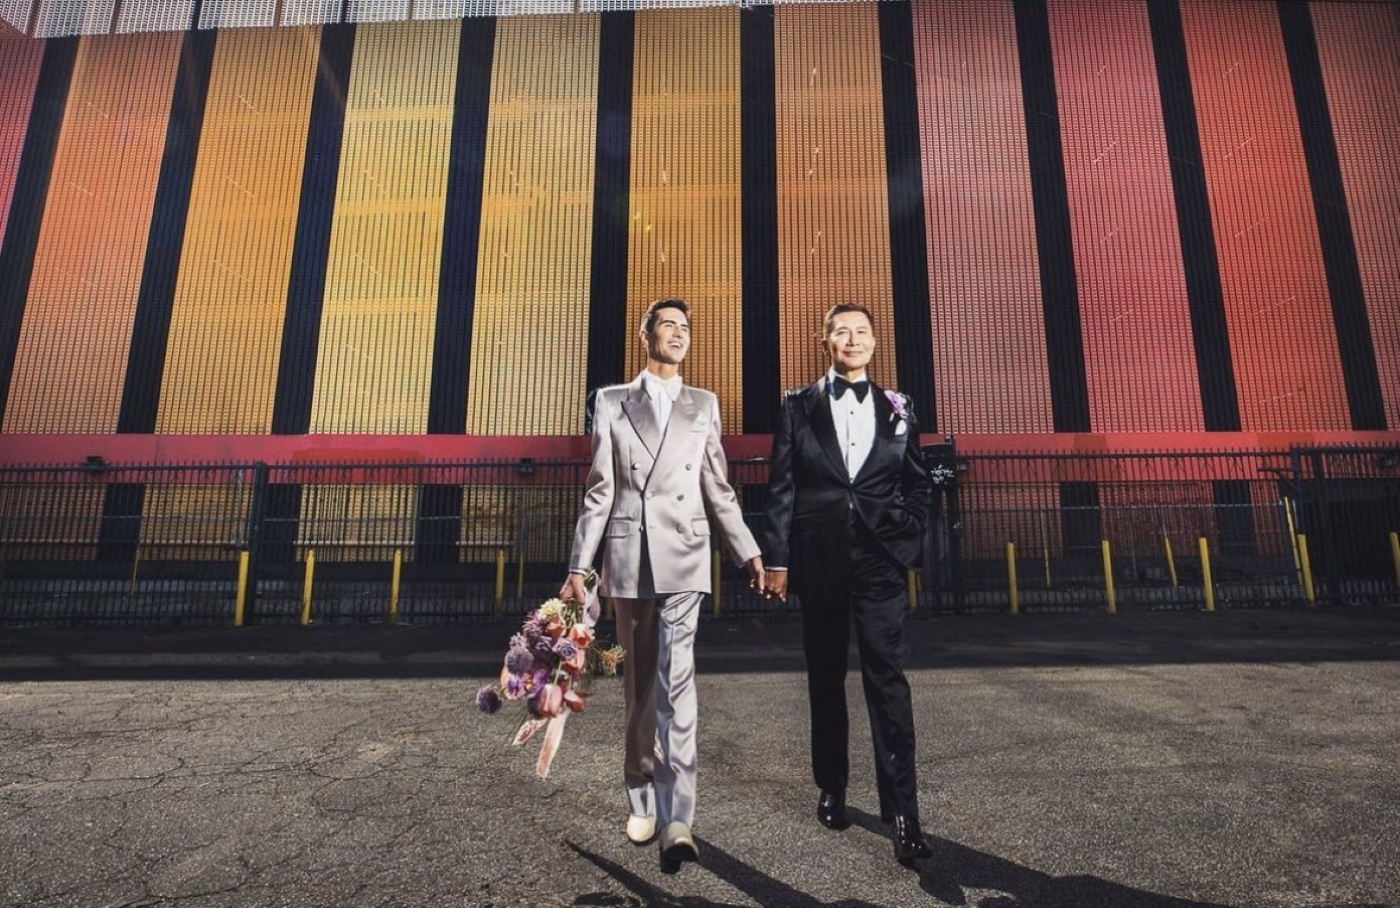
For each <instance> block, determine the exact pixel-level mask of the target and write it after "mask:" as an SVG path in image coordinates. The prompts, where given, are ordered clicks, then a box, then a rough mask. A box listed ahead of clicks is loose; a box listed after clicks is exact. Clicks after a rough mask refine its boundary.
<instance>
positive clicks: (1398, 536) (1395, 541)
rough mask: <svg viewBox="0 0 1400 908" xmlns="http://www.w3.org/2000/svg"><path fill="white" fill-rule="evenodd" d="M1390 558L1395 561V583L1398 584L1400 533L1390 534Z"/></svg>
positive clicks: (1399, 582) (1399, 574) (1399, 579)
mask: <svg viewBox="0 0 1400 908" xmlns="http://www.w3.org/2000/svg"><path fill="white" fill-rule="evenodd" d="M1390 560H1391V561H1394V562H1395V585H1396V586H1400V533H1391V534H1390Z"/></svg>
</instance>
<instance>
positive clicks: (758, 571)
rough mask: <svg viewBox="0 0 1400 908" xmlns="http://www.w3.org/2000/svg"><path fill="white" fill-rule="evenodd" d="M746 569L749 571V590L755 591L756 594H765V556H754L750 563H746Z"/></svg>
mask: <svg viewBox="0 0 1400 908" xmlns="http://www.w3.org/2000/svg"><path fill="white" fill-rule="evenodd" d="M744 567H746V568H748V569H749V589H751V590H753V591H754V592H755V593H761V592H763V584H764V576H765V575H764V573H763V556H762V555H755V556H753V557H752V558H750V559H749V560H748V561H746V562H744Z"/></svg>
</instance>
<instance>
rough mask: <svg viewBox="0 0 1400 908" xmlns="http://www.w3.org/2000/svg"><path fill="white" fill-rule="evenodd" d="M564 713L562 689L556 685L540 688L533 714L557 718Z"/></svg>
mask: <svg viewBox="0 0 1400 908" xmlns="http://www.w3.org/2000/svg"><path fill="white" fill-rule="evenodd" d="M563 711H564V689H563V688H562V687H560V686H559V685H557V684H546V685H545V686H544V687H542V688H540V693H539V697H538V698H537V699H536V701H535V712H537V713H539V714H540V715H541V716H557V715H559V714H560V713H561V712H563Z"/></svg>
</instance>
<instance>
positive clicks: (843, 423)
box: [826, 369, 875, 479]
mask: <svg viewBox="0 0 1400 908" xmlns="http://www.w3.org/2000/svg"><path fill="white" fill-rule="evenodd" d="M861 378H862V379H863V378H864V376H862V377H861ZM835 381H836V370H835V369H828V370H827V372H826V388H827V392H826V396H827V400H829V401H831V418H832V421H833V422H834V423H835V424H836V440H837V442H839V443H840V445H841V456H842V457H843V458H845V460H846V473H847V475H849V476H850V478H851V479H855V478H856V474H857V473H859V472H860V468H861V467H862V466H864V464H865V460H866V458H867V457H869V456H870V449H871V448H873V447H874V446H875V391H874V389H873V388H872V389H871V390H870V392H869V393H867V394H866V395H865V400H858V399H857V398H856V395H855V393H854V392H847V393H846V394H843V395H842V396H841V399H840V400H837V399H836V396H835V395H834V394H832V393H831V390H832V385H833V383H834V382H835Z"/></svg>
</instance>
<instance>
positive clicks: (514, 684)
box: [476, 571, 624, 779]
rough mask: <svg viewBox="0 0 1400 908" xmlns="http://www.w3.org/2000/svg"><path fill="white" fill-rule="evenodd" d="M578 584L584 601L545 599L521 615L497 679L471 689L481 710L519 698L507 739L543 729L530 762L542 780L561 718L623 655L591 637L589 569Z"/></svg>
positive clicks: (518, 740) (520, 740)
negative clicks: (513, 728)
mask: <svg viewBox="0 0 1400 908" xmlns="http://www.w3.org/2000/svg"><path fill="white" fill-rule="evenodd" d="M583 585H584V590H585V591H586V596H585V601H584V602H573V601H570V602H564V601H561V600H559V599H550V600H548V601H547V602H545V603H544V604H543V605H541V606H540V607H539V608H538V609H536V610H535V611H533V612H531V613H530V614H529V615H528V616H527V617H526V618H525V623H524V624H522V625H521V626H520V632H519V633H517V634H515V635H513V636H512V637H511V638H510V645H509V646H508V647H507V649H506V657H505V664H504V665H503V666H502V667H501V676H500V678H499V679H497V680H496V681H493V682H491V683H489V684H486V685H484V686H483V687H482V688H481V689H480V690H479V691H477V694H476V706H477V708H478V709H480V710H481V711H482V712H484V713H496V712H499V711H500V710H501V708H502V707H503V706H504V705H505V704H506V702H508V701H520V702H522V703H523V705H524V715H523V716H522V717H521V720H520V726H519V727H518V728H517V729H516V732H515V736H514V737H513V738H512V739H511V743H512V744H514V745H516V746H519V745H522V744H524V743H525V742H527V741H529V740H530V739H531V738H533V737H534V736H535V733H536V732H537V731H539V730H540V729H541V728H544V729H546V731H545V735H544V742H543V744H541V746H540V756H539V760H538V761H537V762H536V764H535V774H536V775H538V776H539V777H540V778H541V779H543V778H545V777H546V776H548V775H549V767H550V764H551V763H553V762H554V755H555V753H556V752H558V750H559V742H560V741H561V740H562V739H563V737H564V720H565V719H567V718H568V717H569V713H571V712H576V713H581V712H583V710H584V707H585V706H586V703H585V698H586V697H587V696H588V694H589V687H590V683H591V681H592V679H593V677H594V676H595V675H599V674H602V675H615V674H617V666H618V664H619V663H621V662H622V658H623V655H624V653H623V650H622V647H620V646H615V645H609V644H606V643H603V642H602V641H599V640H597V639H596V638H595V636H594V632H593V628H594V626H595V625H596V624H597V622H598V613H599V608H598V596H597V593H596V590H597V587H598V576H597V574H595V573H593V572H591V571H590V572H589V573H588V575H587V576H586V577H585V578H584V582H583Z"/></svg>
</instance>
